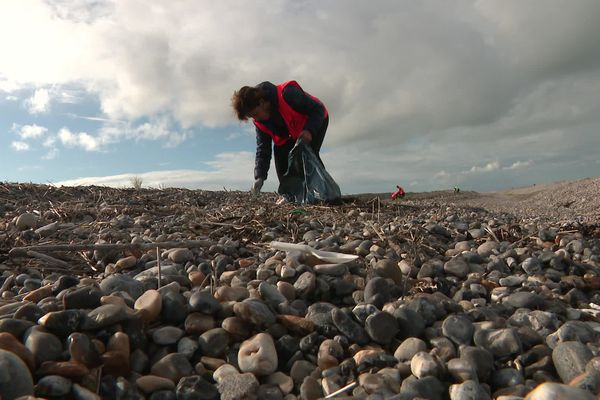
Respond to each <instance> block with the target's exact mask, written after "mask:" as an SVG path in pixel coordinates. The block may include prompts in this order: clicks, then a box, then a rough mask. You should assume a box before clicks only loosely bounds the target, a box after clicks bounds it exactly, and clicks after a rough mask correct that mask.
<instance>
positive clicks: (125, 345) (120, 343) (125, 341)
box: [106, 332, 131, 354]
mask: <svg viewBox="0 0 600 400" xmlns="http://www.w3.org/2000/svg"><path fill="white" fill-rule="evenodd" d="M106 350H107V351H117V352H121V353H124V354H129V353H131V348H130V346H129V336H127V334H126V333H123V332H115V333H114V334H113V335H112V336H111V337H110V339H108V345H107V346H106Z"/></svg>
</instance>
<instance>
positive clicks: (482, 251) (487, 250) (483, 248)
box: [477, 241, 500, 257]
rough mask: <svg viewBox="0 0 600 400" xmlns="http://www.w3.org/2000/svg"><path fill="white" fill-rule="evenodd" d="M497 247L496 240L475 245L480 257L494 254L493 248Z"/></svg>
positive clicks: (496, 248)
mask: <svg viewBox="0 0 600 400" xmlns="http://www.w3.org/2000/svg"><path fill="white" fill-rule="evenodd" d="M499 247H500V245H499V243H498V242H495V241H488V242H484V243H482V244H480V245H479V247H477V254H479V255H480V256H481V257H489V256H491V255H492V254H494V250H498V248H499Z"/></svg>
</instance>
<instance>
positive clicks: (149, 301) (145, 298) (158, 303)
mask: <svg viewBox="0 0 600 400" xmlns="http://www.w3.org/2000/svg"><path fill="white" fill-rule="evenodd" d="M133 308H134V309H136V310H137V311H139V312H140V314H141V315H142V318H143V319H144V321H146V322H153V321H155V320H156V319H157V318H158V317H159V315H160V311H161V310H162V298H161V297H160V293H159V292H158V291H157V290H154V289H150V290H147V291H145V292H144V294H142V295H141V296H140V297H138V299H137V300H136V301H135V304H134V306H133Z"/></svg>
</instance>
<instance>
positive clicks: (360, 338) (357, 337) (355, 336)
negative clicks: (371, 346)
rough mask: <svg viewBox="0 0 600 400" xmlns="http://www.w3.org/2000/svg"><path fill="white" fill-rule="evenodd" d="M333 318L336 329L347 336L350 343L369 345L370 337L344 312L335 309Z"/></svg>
mask: <svg viewBox="0 0 600 400" xmlns="http://www.w3.org/2000/svg"><path fill="white" fill-rule="evenodd" d="M331 318H332V320H333V323H334V324H335V327H336V328H337V329H338V330H339V331H340V332H341V333H342V334H343V335H345V336H346V337H347V338H348V339H350V341H352V342H354V343H356V344H358V345H360V346H364V345H365V344H367V343H369V340H370V339H369V335H367V332H366V331H365V330H364V328H363V327H362V326H360V325H359V324H358V323H356V322H355V321H353V320H352V318H351V317H350V316H349V315H347V314H346V313H345V312H344V311H342V310H340V309H339V308H335V309H333V310H332V311H331Z"/></svg>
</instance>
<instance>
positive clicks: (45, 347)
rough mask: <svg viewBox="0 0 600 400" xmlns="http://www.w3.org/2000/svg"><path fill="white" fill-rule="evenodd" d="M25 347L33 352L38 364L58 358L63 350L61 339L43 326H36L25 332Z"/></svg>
mask: <svg viewBox="0 0 600 400" xmlns="http://www.w3.org/2000/svg"><path fill="white" fill-rule="evenodd" d="M25 347H27V349H29V351H31V353H33V356H34V357H35V362H36V364H37V365H38V366H39V365H41V364H42V363H43V362H44V361H56V360H58V359H59V358H60V356H61V354H62V351H63V346H62V343H61V342H60V340H59V339H58V338H57V337H56V336H54V335H53V334H51V333H49V332H48V331H46V330H45V329H44V328H43V327H41V326H34V327H32V328H31V329H29V330H28V331H27V332H26V333H25Z"/></svg>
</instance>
